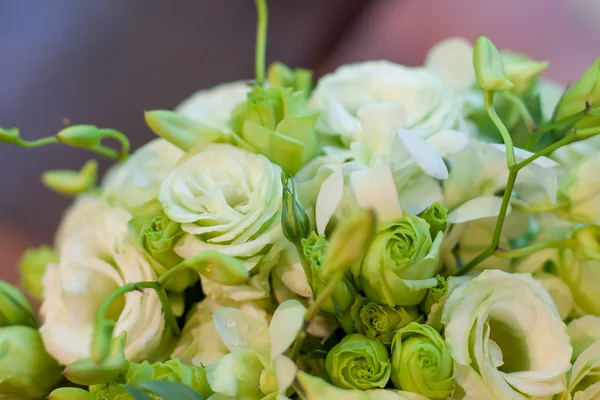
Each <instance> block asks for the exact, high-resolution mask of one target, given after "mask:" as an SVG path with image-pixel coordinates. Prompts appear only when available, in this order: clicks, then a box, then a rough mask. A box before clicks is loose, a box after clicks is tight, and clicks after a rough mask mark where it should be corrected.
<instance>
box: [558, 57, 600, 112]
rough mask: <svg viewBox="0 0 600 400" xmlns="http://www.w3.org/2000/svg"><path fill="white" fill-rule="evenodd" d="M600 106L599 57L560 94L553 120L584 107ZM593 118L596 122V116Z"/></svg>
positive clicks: (581, 109) (579, 110)
mask: <svg viewBox="0 0 600 400" xmlns="http://www.w3.org/2000/svg"><path fill="white" fill-rule="evenodd" d="M588 105H589V106H591V107H600V58H597V59H596V61H595V62H594V64H592V66H591V67H590V68H588V70H587V71H585V73H584V74H583V75H582V76H581V78H579V80H578V81H577V82H575V84H574V85H573V86H572V87H571V88H570V89H569V90H567V92H566V93H565V94H564V95H563V96H562V98H561V99H560V102H559V103H558V106H556V111H555V113H554V115H555V120H561V119H563V118H566V117H569V116H571V115H573V114H577V113H578V112H581V111H583V110H585V109H586V107H588ZM590 118H593V120H594V121H595V122H597V120H598V117H588V118H586V119H590Z"/></svg>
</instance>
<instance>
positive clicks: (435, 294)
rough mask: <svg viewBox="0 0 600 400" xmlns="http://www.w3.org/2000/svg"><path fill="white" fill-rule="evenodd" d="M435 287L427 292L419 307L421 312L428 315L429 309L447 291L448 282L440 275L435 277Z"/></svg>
mask: <svg viewBox="0 0 600 400" xmlns="http://www.w3.org/2000/svg"><path fill="white" fill-rule="evenodd" d="M435 279H436V280H437V285H436V286H435V287H432V288H430V289H429V290H428V291H427V295H426V296H425V298H424V299H423V301H422V302H421V304H420V305H419V307H420V308H421V310H423V312H425V313H427V314H429V312H430V311H431V308H432V307H433V306H434V305H435V304H437V303H438V302H439V301H440V299H441V298H442V296H443V295H444V294H446V292H447V291H448V281H447V280H446V278H444V277H443V276H441V275H437V276H436V277H435Z"/></svg>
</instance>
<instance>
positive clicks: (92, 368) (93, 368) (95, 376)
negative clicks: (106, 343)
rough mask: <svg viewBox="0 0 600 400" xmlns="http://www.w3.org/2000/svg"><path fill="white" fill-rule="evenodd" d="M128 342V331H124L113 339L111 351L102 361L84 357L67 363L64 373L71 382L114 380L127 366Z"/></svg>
mask: <svg viewBox="0 0 600 400" xmlns="http://www.w3.org/2000/svg"><path fill="white" fill-rule="evenodd" d="M126 342H127V332H122V333H121V334H120V335H119V336H117V337H116V338H114V339H112V340H111V342H110V349H109V352H108V354H107V356H106V357H105V358H104V359H103V360H102V361H101V362H100V363H96V362H95V361H94V360H92V359H91V358H82V359H79V360H77V361H74V362H72V363H71V364H69V365H67V367H66V368H65V370H64V372H63V375H64V376H65V377H66V378H67V379H68V380H70V381H71V382H73V383H76V384H78V385H85V386H89V385H97V384H100V383H106V382H110V381H112V380H113V379H115V378H116V377H117V376H118V375H119V374H121V373H122V372H123V371H124V370H125V368H126V363H127V360H126V359H125V343H126Z"/></svg>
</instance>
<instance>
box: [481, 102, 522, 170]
mask: <svg viewBox="0 0 600 400" xmlns="http://www.w3.org/2000/svg"><path fill="white" fill-rule="evenodd" d="M485 109H486V110H487V113H488V115H489V116H490V119H491V120H492V122H493V123H494V125H496V128H498V130H499V131H500V135H502V140H503V141H504V146H506V163H507V164H508V167H509V168H512V166H513V165H515V164H516V163H517V160H516V158H515V149H514V146H513V142H512V138H511V136H510V133H509V132H508V129H506V126H505V125H504V123H503V122H502V120H501V119H500V117H499V116H498V114H496V109H494V92H491V91H486V92H485Z"/></svg>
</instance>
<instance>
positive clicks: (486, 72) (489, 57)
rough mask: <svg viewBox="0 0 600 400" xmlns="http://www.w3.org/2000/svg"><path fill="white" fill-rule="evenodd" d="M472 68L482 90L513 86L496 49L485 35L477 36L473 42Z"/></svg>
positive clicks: (510, 88)
mask: <svg viewBox="0 0 600 400" xmlns="http://www.w3.org/2000/svg"><path fill="white" fill-rule="evenodd" d="M473 68H474V69H475V78H476V79H477V85H478V86H479V87H480V88H481V89H483V90H487V91H493V92H503V91H505V90H512V89H513V88H514V87H515V85H514V84H513V83H512V82H511V81H510V79H509V78H508V77H507V76H506V73H505V72H504V65H503V63H502V58H501V57H500V53H499V52H498V49H497V48H496V46H494V44H493V43H492V41H491V40H490V39H488V38H487V37H485V36H479V37H478V38H477V41H476V42H475V48H474V49H473Z"/></svg>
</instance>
